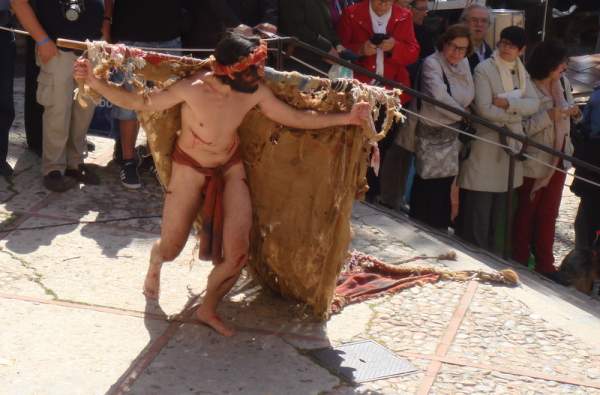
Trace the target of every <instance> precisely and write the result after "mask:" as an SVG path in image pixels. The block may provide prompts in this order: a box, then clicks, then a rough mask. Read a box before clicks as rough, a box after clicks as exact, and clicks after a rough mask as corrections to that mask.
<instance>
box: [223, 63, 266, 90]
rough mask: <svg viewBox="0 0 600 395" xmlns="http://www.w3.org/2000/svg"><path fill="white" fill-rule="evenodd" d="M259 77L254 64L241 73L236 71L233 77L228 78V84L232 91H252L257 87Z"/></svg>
mask: <svg viewBox="0 0 600 395" xmlns="http://www.w3.org/2000/svg"><path fill="white" fill-rule="evenodd" d="M244 77H245V78H244ZM248 77H249V78H248ZM260 79H261V74H260V72H259V70H258V68H257V67H256V66H254V67H251V68H250V69H248V70H246V71H243V72H242V73H238V74H237V75H236V76H235V78H230V79H229V86H231V89H233V90H234V91H238V92H241V93H254V92H256V91H257V89H258V83H259V81H260Z"/></svg>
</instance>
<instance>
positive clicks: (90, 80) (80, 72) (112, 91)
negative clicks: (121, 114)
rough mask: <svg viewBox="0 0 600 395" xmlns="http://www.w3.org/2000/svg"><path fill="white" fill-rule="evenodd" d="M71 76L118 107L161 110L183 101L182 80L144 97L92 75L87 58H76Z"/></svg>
mask: <svg viewBox="0 0 600 395" xmlns="http://www.w3.org/2000/svg"><path fill="white" fill-rule="evenodd" d="M73 77H74V78H75V79H76V80H77V81H83V82H85V83H86V84H87V85H88V86H89V87H90V88H92V89H93V90H95V91H96V92H98V93H99V94H101V95H102V96H104V97H105V98H107V99H108V100H109V101H110V102H111V103H113V104H116V105H117V106H119V107H122V108H127V109H129V110H135V111H162V110H166V109H169V108H171V107H173V106H174V105H176V104H179V103H181V102H183V101H184V99H183V92H182V90H183V85H182V84H183V82H182V81H179V82H176V83H175V84H173V85H171V86H170V87H169V88H168V89H165V90H163V91H160V92H153V93H150V94H149V95H147V96H146V97H144V96H142V95H139V94H137V93H135V92H129V91H127V90H125V89H123V88H119V87H116V86H112V85H109V84H108V83H107V82H106V81H102V80H100V79H98V78H96V76H94V74H93V71H92V65H91V63H90V61H89V60H87V59H78V60H77V61H76V62H75V65H74V68H73Z"/></svg>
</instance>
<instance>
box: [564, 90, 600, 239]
mask: <svg viewBox="0 0 600 395" xmlns="http://www.w3.org/2000/svg"><path fill="white" fill-rule="evenodd" d="M579 131H580V132H579V133H573V135H574V136H573V139H574V143H575V144H574V145H575V153H574V156H575V157H576V158H578V159H581V160H582V161H584V162H587V163H590V164H592V165H594V166H597V167H600V88H596V90H595V91H594V93H593V94H592V96H591V98H590V101H589V102H588V104H587V105H586V106H585V108H584V110H583V120H582V121H581V124H580V128H579ZM575 175H576V176H579V177H583V178H586V179H588V180H590V181H593V182H595V183H598V184H600V174H597V173H594V172H592V171H590V170H586V169H584V168H582V167H577V166H575ZM571 190H572V191H573V193H574V194H575V195H577V196H579V197H580V198H581V201H580V202H579V209H578V210H577V217H576V218H575V245H576V246H577V247H581V248H590V247H591V246H592V243H593V242H594V238H595V234H596V231H598V230H600V204H599V203H598V202H600V187H598V186H596V185H593V184H590V183H588V182H586V181H583V180H580V179H578V178H576V179H575V180H574V181H573V184H572V185H571Z"/></svg>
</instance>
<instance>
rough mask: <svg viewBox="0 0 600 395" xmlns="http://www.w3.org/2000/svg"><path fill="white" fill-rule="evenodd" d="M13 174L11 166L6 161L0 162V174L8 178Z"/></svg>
mask: <svg viewBox="0 0 600 395" xmlns="http://www.w3.org/2000/svg"><path fill="white" fill-rule="evenodd" d="M12 175H13V168H12V167H11V166H10V165H9V164H8V162H7V161H2V162H0V176H2V177H6V178H10V177H12Z"/></svg>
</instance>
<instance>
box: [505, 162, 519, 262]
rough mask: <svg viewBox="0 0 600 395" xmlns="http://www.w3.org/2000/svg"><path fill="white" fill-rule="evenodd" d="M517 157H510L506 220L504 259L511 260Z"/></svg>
mask: <svg viewBox="0 0 600 395" xmlns="http://www.w3.org/2000/svg"><path fill="white" fill-rule="evenodd" d="M515 160H516V159H515V155H511V154H509V155H508V191H507V192H506V218H505V220H504V226H505V229H504V251H503V257H504V259H509V258H510V243H511V239H512V218H513V216H512V211H513V203H512V200H513V192H514V189H515V188H514V184H515Z"/></svg>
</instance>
